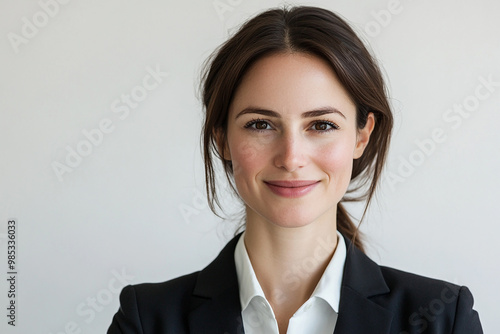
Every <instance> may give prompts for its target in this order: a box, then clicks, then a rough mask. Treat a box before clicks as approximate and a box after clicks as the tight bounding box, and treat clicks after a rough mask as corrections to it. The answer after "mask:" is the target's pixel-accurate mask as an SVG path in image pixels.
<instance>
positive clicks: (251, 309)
mask: <svg viewBox="0 0 500 334" xmlns="http://www.w3.org/2000/svg"><path fill="white" fill-rule="evenodd" d="M337 236H338V244H337V248H336V249H335V253H334V254H333V257H332V259H331V260H330V263H329V264H328V266H327V267H326V269H325V272H324V273H323V275H322V276H321V279H320V280H319V282H318V285H317V286H316V288H315V289H314V292H313V293H312V295H311V297H310V298H309V299H308V300H307V301H306V302H305V303H304V304H303V305H302V306H301V307H300V308H299V309H298V310H297V312H295V314H294V315H293V316H292V317H291V318H290V321H289V323H288V330H287V334H303V333H315V334H322V333H325V334H326V333H328V334H331V333H333V331H334V329H335V324H336V323H337V313H338V310H339V302H340V288H341V284H342V274H343V271H344V264H345V259H346V246H345V241H344V238H343V237H342V234H340V233H339V232H337ZM244 237H245V232H243V234H242V235H241V237H240V239H239V240H238V243H237V245H236V249H235V251H234V260H235V263H236V273H237V275H238V285H239V291H240V302H241V310H242V312H241V316H242V319H243V327H244V329H245V333H246V334H278V333H279V331H278V323H277V321H276V317H275V316H274V312H273V310H272V308H271V305H270V304H269V302H268V301H267V299H266V297H265V295H264V292H263V291H262V288H261V286H260V284H259V281H258V280H257V277H256V276H255V272H254V270H253V267H252V263H251V262H250V258H249V257H248V253H247V250H246V247H245V243H244ZM322 242H323V244H322ZM324 243H327V241H325V240H323V241H320V242H319V243H318V247H319V248H318V251H321V247H322V246H323V245H324ZM324 249H325V248H324ZM311 261H314V259H311ZM304 269H305V270H307V263H305V262H304ZM290 274H291V272H290ZM283 279H284V281H286V282H287V283H291V282H292V280H293V275H287V273H284V276H283ZM278 293H279V292H278ZM277 298H279V296H278V297H277Z"/></svg>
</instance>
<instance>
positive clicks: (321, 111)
mask: <svg viewBox="0 0 500 334" xmlns="http://www.w3.org/2000/svg"><path fill="white" fill-rule="evenodd" d="M245 114H259V115H264V116H268V117H276V118H281V115H280V114H279V113H277V112H276V111H273V110H268V109H263V108H258V107H248V108H245V109H243V110H242V111H240V112H239V113H238V114H237V115H236V117H235V119H236V118H238V117H240V116H242V115H245ZM327 114H339V115H340V116H342V117H343V118H344V119H346V117H345V115H344V114H343V113H341V112H340V110H338V109H337V108H334V107H329V106H327V107H321V108H318V109H314V110H310V111H306V112H303V113H302V115H301V117H302V118H310V117H319V116H323V115H327Z"/></svg>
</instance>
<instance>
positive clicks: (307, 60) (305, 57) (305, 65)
mask: <svg viewBox="0 0 500 334" xmlns="http://www.w3.org/2000/svg"><path fill="white" fill-rule="evenodd" d="M249 106H251V107H262V108H267V109H271V110H274V111H277V112H279V113H282V114H285V115H286V114H293V113H295V112H303V111H307V110H313V109H317V108H318V107H325V106H331V107H335V108H337V109H339V110H345V111H346V113H349V110H351V111H353V110H355V106H354V103H353V102H352V100H351V99H350V97H349V95H348V93H347V92H346V90H345V89H344V87H343V86H342V85H341V83H340V82H339V80H338V78H337V76H336V75H335V72H334V71H333V70H332V68H331V67H330V65H329V64H328V63H327V62H326V61H325V60H323V59H321V58H319V57H317V56H314V55H309V54H305V53H284V54H273V55H269V56H266V57H264V58H262V59H259V60H258V61H256V62H255V63H254V64H253V65H252V66H251V67H250V68H249V70H248V71H247V73H246V74H245V75H244V76H243V79H242V81H241V84H240V85H239V87H238V88H237V90H236V93H235V96H234V99H233V101H232V103H231V106H230V117H231V115H234V113H235V112H237V111H238V110H241V109H244V108H247V107H249Z"/></svg>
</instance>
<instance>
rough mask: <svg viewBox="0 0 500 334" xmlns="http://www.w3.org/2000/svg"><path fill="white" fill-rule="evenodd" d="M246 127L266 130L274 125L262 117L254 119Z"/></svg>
mask: <svg viewBox="0 0 500 334" xmlns="http://www.w3.org/2000/svg"><path fill="white" fill-rule="evenodd" d="M245 128H246V129H251V130H257V131H264V130H271V129H272V127H271V125H270V124H269V123H268V122H267V121H264V120H261V119H254V120H251V121H250V122H248V123H247V124H245Z"/></svg>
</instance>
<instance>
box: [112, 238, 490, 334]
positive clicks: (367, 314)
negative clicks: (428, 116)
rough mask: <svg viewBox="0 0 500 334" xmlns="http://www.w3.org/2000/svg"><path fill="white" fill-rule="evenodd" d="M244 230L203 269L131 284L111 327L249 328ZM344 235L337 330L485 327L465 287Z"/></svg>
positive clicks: (152, 330)
mask: <svg viewBox="0 0 500 334" xmlns="http://www.w3.org/2000/svg"><path fill="white" fill-rule="evenodd" d="M240 236H241V234H239V235H238V236H236V237H235V238H233V239H232V240H231V241H230V242H229V243H228V244H227V245H226V246H225V247H224V249H223V250H222V251H221V252H220V254H219V255H218V256H217V258H216V259H215V260H214V261H213V262H212V263H210V264H209V265H208V266H207V267H206V268H205V269H203V270H202V271H198V272H195V273H192V274H189V275H185V276H182V277H178V278H175V279H173V280H170V281H167V282H163V283H145V284H139V285H134V286H131V285H129V286H127V287H125V288H124V289H123V291H122V293H121V295H120V303H121V306H120V310H119V311H118V312H117V313H116V315H115V316H114V318H113V321H112V324H111V326H110V327H109V329H108V334H163V333H172V334H182V333H197V334H198V333H200V334H211V333H213V334H232V333H238V334H239V333H244V329H243V322H242V318H241V306H240V299H239V291H238V279H237V276H236V267H235V263H234V250H235V247H236V243H237V241H238V239H239V237H240ZM345 239H346V247H347V258H346V262H345V268H344V276H343V279H342V288H341V295H340V305H339V313H338V318H337V325H336V327H335V331H334V334H378V333H380V334H382V333H384V334H386V333H387V334H389V333H390V334H408V333H433V334H437V333H440V334H444V333H446V334H448V333H450V334H451V333H454V334H459V333H460V334H476V333H477V334H479V333H483V331H482V329H481V324H480V322H479V316H478V314H477V312H476V311H474V310H473V309H472V305H473V298H472V295H471V293H470V291H469V290H468V289H467V288H466V287H463V286H462V287H459V286H457V285H453V284H450V283H447V282H444V281H439V280H434V279H430V278H425V277H421V276H417V275H413V274H409V273H405V272H402V271H398V270H395V269H391V268H387V267H382V266H379V265H377V264H376V263H375V262H373V261H372V260H370V259H369V258H368V257H367V256H366V255H365V254H363V253H362V252H361V251H360V250H359V249H357V248H356V247H354V246H353V245H352V243H351V242H350V241H349V240H347V238H345ZM263 334H265V333H263ZM305 334H309V333H305Z"/></svg>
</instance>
